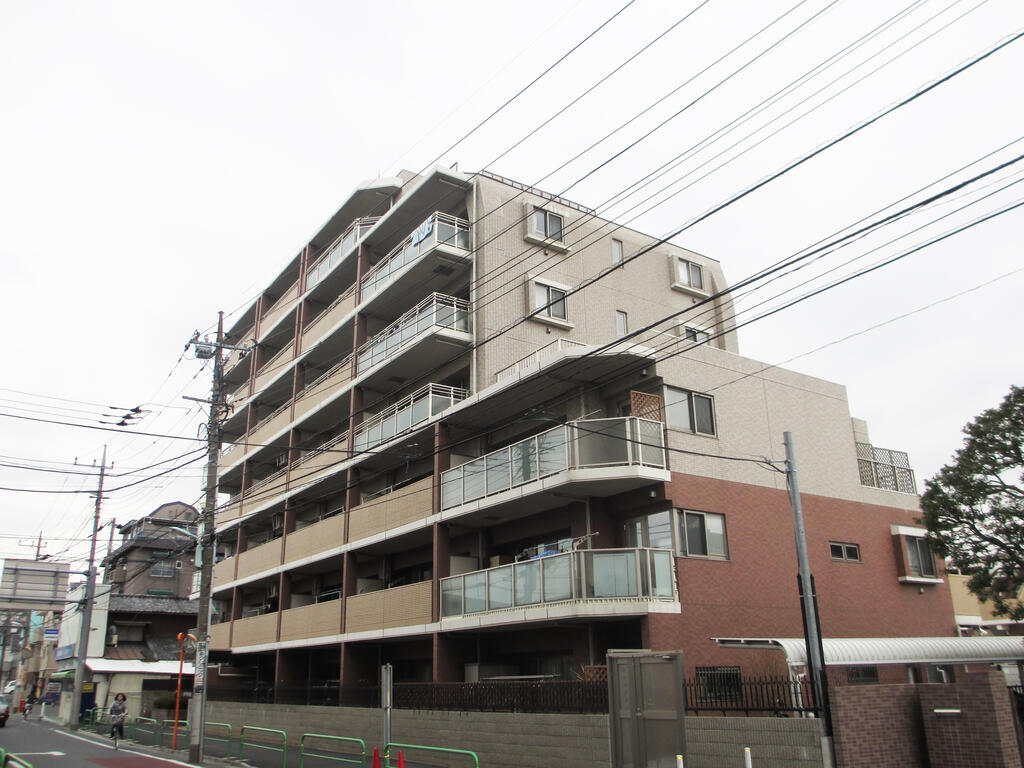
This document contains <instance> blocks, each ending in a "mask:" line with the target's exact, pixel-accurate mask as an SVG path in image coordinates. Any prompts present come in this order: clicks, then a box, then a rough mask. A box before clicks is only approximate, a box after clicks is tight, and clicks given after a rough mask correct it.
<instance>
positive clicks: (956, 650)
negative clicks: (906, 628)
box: [711, 637, 1024, 667]
mask: <svg viewBox="0 0 1024 768" xmlns="http://www.w3.org/2000/svg"><path fill="white" fill-rule="evenodd" d="M711 639H712V640H715V641H716V642H717V643H718V645H719V646H721V647H722V648H749V649H760V650H774V651H783V652H784V653H785V654H786V663H787V664H788V665H789V666H791V667H795V666H804V665H806V664H807V650H806V648H805V647H804V640H803V638H802V637H801V638H797V637H776V638H756V637H749V638H747V637H714V638H711ZM821 644H822V648H823V650H824V652H825V665H826V666H839V665H847V666H848V665H857V664H950V663H955V664H972V663H979V664H991V663H999V662H1014V663H1016V662H1021V661H1024V638H1021V637H837V638H825V639H823V640H822V641H821Z"/></svg>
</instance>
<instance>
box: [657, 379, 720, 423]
mask: <svg viewBox="0 0 1024 768" xmlns="http://www.w3.org/2000/svg"><path fill="white" fill-rule="evenodd" d="M665 416H666V421H667V423H668V425H669V426H670V427H676V428H677V429H685V430H688V431H690V432H696V433H698V434H701V435H713V434H715V407H714V401H713V400H712V399H711V398H710V397H709V396H708V395H701V394H698V393H696V392H687V391H686V390H685V389H677V388H676V387H665Z"/></svg>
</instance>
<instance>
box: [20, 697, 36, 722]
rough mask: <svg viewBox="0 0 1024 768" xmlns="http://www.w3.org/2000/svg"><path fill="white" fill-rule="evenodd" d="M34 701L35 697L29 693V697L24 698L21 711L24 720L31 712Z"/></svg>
mask: <svg viewBox="0 0 1024 768" xmlns="http://www.w3.org/2000/svg"><path fill="white" fill-rule="evenodd" d="M35 703H36V697H35V696H32V695H31V694H29V697H28V698H27V699H26V700H25V709H24V710H23V712H22V714H23V715H24V716H25V719H26V720H28V716H29V715H31V714H32V705H33V704H35Z"/></svg>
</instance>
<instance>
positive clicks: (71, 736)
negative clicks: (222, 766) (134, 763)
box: [54, 730, 196, 768]
mask: <svg viewBox="0 0 1024 768" xmlns="http://www.w3.org/2000/svg"><path fill="white" fill-rule="evenodd" d="M54 732H55V733H59V734H60V735H61V736H67V737H68V738H69V739H78V740H79V741H84V742H86V743H87V744H95V745H97V746H100V745H103V744H105V742H103V741H97V740H96V739H87V738H86V737H85V736H79V735H78V734H76V733H68V732H67V731H59V730H55V731H54ZM123 743H124V742H122V741H118V744H123ZM110 749H111V750H113V746H112V745H111V747H110ZM117 751H118V752H127V753H128V754H129V755H138V756H139V757H148V758H150V759H151V760H162V761H163V762H165V763H169V764H170V765H181V766H184V768H196V767H195V766H194V765H192V763H183V762H181V761H179V760H174V759H172V758H170V757H159V756H157V755H150V754H148V753H146V752H136V751H135V750H134V749H124V748H122V747H118V750H117Z"/></svg>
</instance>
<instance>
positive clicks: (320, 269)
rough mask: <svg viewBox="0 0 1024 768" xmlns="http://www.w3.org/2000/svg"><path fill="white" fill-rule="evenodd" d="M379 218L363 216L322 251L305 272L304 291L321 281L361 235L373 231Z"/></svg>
mask: <svg viewBox="0 0 1024 768" xmlns="http://www.w3.org/2000/svg"><path fill="white" fill-rule="evenodd" d="M379 220H380V216H365V217H363V218H361V219H356V220H355V221H353V222H352V223H351V224H349V226H348V229H346V230H345V231H344V232H343V233H342V234H341V236H340V237H339V238H338V239H336V240H335V241H334V242H333V243H331V244H330V245H329V246H327V248H325V249H324V252H323V254H322V255H321V256H320V258H318V259H317V260H316V261H315V262H314V263H313V265H312V266H311V267H309V269H307V270H306V290H307V291H308V290H309V289H310V288H312V287H313V286H314V285H316V284H317V283H319V282H320V281H321V280H323V279H324V278H325V277H327V275H328V274H329V273H330V271H331V270H332V269H334V268H335V267H336V266H338V264H340V263H341V261H342V260H343V259H344V258H345V256H346V255H347V254H348V252H349V251H351V250H352V248H353V247H354V246H355V245H356V243H358V242H359V241H360V240H361V239H362V237H363V235H365V234H366V233H367V232H369V231H370V230H371V229H373V225H374V224H376V223H377V222H378V221H379Z"/></svg>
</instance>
